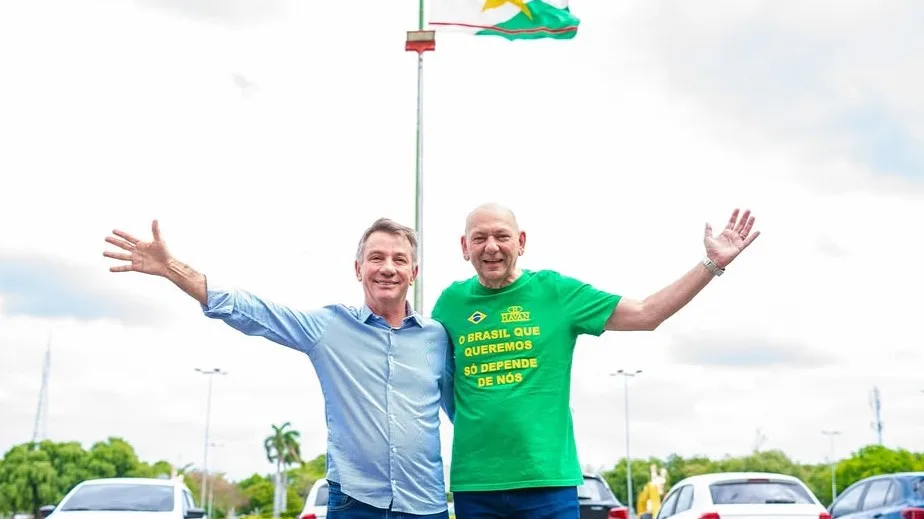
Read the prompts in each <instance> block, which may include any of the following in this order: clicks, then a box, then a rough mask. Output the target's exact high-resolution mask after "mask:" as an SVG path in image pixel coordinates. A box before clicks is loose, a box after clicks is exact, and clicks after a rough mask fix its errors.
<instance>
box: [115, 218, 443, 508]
mask: <svg viewBox="0 0 924 519" xmlns="http://www.w3.org/2000/svg"><path fill="white" fill-rule="evenodd" d="M151 228H152V233H153V240H152V241H149V242H142V241H140V240H138V239H137V238H135V237H134V236H132V235H130V234H128V233H126V232H123V231H119V230H115V231H113V234H114V235H115V237H113V236H109V237H107V238H106V241H107V242H108V243H110V244H112V245H115V246H117V247H119V248H121V249H123V250H125V251H126V252H109V251H106V252H104V253H103V255H104V256H106V257H109V258H113V259H118V260H124V261H128V262H129V263H128V264H125V265H118V266H114V267H111V268H110V269H109V270H110V271H112V272H142V273H145V274H151V275H156V276H161V277H164V278H166V279H168V280H170V281H172V282H173V283H174V284H176V285H177V286H178V287H180V288H181V289H182V290H183V291H184V292H186V293H187V294H189V295H190V296H192V297H193V298H194V299H196V300H197V301H199V303H200V305H201V307H202V310H203V312H204V313H205V315H207V316H208V317H212V318H215V319H221V320H223V321H224V322H225V323H227V324H228V325H229V326H231V327H232V328H234V329H236V330H239V331H241V332H243V333H245V334H247V335H254V336H261V337H265V338H267V339H269V340H271V341H273V342H276V343H278V344H281V345H283V346H287V347H289V348H292V349H295V350H298V351H301V352H303V353H305V354H306V355H308V358H309V359H311V362H312V363H313V364H314V368H315V371H316V372H317V374H318V379H319V380H320V382H321V389H322V392H323V393H324V399H325V409H326V418H327V428H328V439H327V479H328V480H329V481H330V498H329V502H328V509H327V517H328V519H378V518H382V519H384V518H385V517H389V518H398V517H409V518H412V517H413V518H417V517H421V518H427V519H429V518H447V517H448V513H447V504H446V489H445V484H444V479H443V461H442V455H441V451H440V436H439V425H440V418H439V410H440V408H441V407H442V409H443V410H444V412H445V413H446V415H447V416H448V417H449V418H450V420H451V419H452V418H453V413H454V403H453V385H452V380H453V379H452V376H453V363H452V360H451V354H452V353H451V351H452V350H451V349H450V346H449V339H448V337H447V335H446V331H445V330H444V328H443V326H442V325H440V324H439V323H437V322H436V321H433V320H431V319H428V318H425V317H422V316H420V315H419V314H416V313H414V312H413V311H412V310H411V308H410V305H409V304H408V303H407V292H408V288H409V287H410V285H411V284H413V282H414V280H415V278H416V277H417V273H418V265H417V239H416V236H415V233H414V231H413V230H412V229H410V228H408V227H405V226H403V225H400V224H398V223H395V222H393V221H391V220H388V219H385V218H382V219H379V220H377V221H376V222H375V223H373V224H372V226H371V227H369V229H367V230H366V232H365V233H364V234H363V236H362V239H361V240H360V242H359V246H358V249H357V253H356V261H355V269H356V278H357V280H358V281H360V283H362V286H363V291H364V292H365V302H364V304H363V306H362V307H360V308H353V307H348V306H344V305H340V304H336V305H329V306H325V307H323V308H318V309H315V310H310V311H299V310H293V309H290V308H287V307H284V306H281V305H278V304H275V303H272V302H270V301H266V300H263V299H261V298H259V297H257V296H256V295H254V294H252V293H250V292H246V291H243V290H231V289H224V288H220V287H219V286H218V285H216V284H214V283H207V280H206V277H205V275H203V274H201V273H199V272H196V271H195V270H193V269H192V268H190V267H189V266H188V265H185V264H183V263H181V262H180V261H178V260H177V259H176V258H174V257H173V256H172V255H171V254H170V252H169V250H168V249H167V245H166V243H165V242H164V240H163V239H162V238H161V235H160V228H159V225H158V223H157V220H155V221H154V222H153V223H152V226H151Z"/></svg>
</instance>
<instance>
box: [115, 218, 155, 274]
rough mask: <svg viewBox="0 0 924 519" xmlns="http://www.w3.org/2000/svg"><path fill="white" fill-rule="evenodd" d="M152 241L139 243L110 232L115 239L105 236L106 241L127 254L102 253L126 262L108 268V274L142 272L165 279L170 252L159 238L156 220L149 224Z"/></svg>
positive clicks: (121, 234) (120, 232) (124, 235)
mask: <svg viewBox="0 0 924 519" xmlns="http://www.w3.org/2000/svg"><path fill="white" fill-rule="evenodd" d="M151 233H152V235H153V237H154V240H153V241H141V240H139V239H138V238H135V237H134V236H132V235H131V234H128V233H127V232H125V231H120V230H118V229H116V230H114V231H112V234H114V235H115V236H116V237H113V236H107V237H106V241H107V242H108V243H111V244H113V245H115V246H116V247H119V248H120V249H122V250H125V251H128V252H109V251H105V252H103V256H105V257H107V258H112V259H117V260H123V261H128V262H129V263H128V264H127V265H116V266H114V267H109V271H110V272H143V273H145V274H151V275H153V276H162V277H167V266H168V262H169V260H170V252H169V251H168V250H167V244H166V243H165V242H164V240H163V239H161V237H160V226H159V224H158V223H157V220H154V221H153V222H152V223H151Z"/></svg>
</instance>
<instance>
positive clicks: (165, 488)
mask: <svg viewBox="0 0 924 519" xmlns="http://www.w3.org/2000/svg"><path fill="white" fill-rule="evenodd" d="M60 510H62V511H67V510H71V511H77V510H125V511H132V512H171V511H173V487H172V486H169V485H137V484H131V483H112V484H92V485H84V486H82V487H80V488H79V489H78V490H77V491H76V492H74V493H73V494H72V495H71V497H69V498H68V499H67V501H65V502H64V504H63V505H62V506H61V508H60Z"/></svg>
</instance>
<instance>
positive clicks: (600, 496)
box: [578, 478, 610, 501]
mask: <svg viewBox="0 0 924 519" xmlns="http://www.w3.org/2000/svg"><path fill="white" fill-rule="evenodd" d="M609 494H610V493H609V490H607V488H606V486H604V485H603V482H602V481H600V480H599V479H596V478H584V484H583V485H581V486H579V487H578V499H589V500H591V501H605V500H607V499H609V497H610V496H609Z"/></svg>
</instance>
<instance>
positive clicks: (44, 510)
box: [39, 505, 55, 519]
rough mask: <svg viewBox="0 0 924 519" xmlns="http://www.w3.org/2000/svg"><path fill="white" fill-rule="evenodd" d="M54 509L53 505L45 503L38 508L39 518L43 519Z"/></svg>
mask: <svg viewBox="0 0 924 519" xmlns="http://www.w3.org/2000/svg"><path fill="white" fill-rule="evenodd" d="M54 511H55V505H45V506H43V507H41V508H39V519H45V518H46V517H48V516H49V515H51V513H52V512H54Z"/></svg>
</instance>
